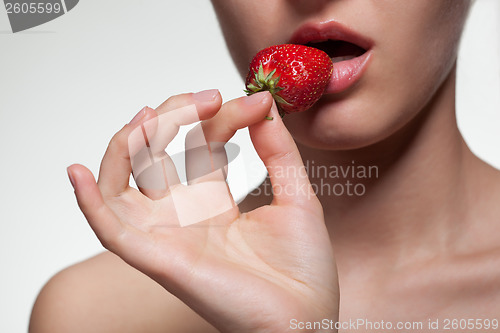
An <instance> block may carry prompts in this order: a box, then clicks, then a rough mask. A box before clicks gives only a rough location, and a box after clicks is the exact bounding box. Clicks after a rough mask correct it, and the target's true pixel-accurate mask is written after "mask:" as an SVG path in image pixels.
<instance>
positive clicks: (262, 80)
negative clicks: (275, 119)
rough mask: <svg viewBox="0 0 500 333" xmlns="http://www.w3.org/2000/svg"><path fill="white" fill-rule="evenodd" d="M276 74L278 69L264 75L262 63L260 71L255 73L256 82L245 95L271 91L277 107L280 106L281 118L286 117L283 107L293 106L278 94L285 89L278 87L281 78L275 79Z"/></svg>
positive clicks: (248, 86)
mask: <svg viewBox="0 0 500 333" xmlns="http://www.w3.org/2000/svg"><path fill="white" fill-rule="evenodd" d="M274 74H276V69H273V70H272V71H271V72H270V73H269V74H267V75H266V74H265V73H264V67H263V66H262V63H261V64H260V66H259V71H258V72H255V71H254V75H255V80H253V82H250V83H248V84H247V90H244V91H245V93H246V94H247V95H248V96H250V95H252V94H255V93H258V92H260V91H269V92H270V93H271V95H272V96H273V98H274V100H275V101H276V105H277V106H278V110H279V114H280V116H281V117H283V116H284V115H285V113H284V112H283V110H282V109H281V105H292V104H290V103H288V102H287V101H286V100H285V99H284V98H283V97H281V96H280V95H278V93H279V92H280V91H281V90H283V89H285V88H283V87H280V86H279V85H278V83H279V81H280V78H281V76H278V77H274Z"/></svg>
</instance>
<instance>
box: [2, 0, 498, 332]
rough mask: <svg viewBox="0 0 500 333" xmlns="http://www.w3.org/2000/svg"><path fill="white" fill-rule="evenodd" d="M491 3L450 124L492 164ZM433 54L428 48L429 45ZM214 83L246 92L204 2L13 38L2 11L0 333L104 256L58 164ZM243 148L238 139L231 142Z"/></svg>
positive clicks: (135, 9) (87, 6)
mask: <svg viewBox="0 0 500 333" xmlns="http://www.w3.org/2000/svg"><path fill="white" fill-rule="evenodd" d="M499 16H500V1H498V0H478V2H477V3H476V7H475V9H474V10H473V13H472V17H471V18H470V21H469V25H468V28H467V32H466V35H465V37H464V41H463V44H462V47H463V48H462V52H461V54H460V63H459V66H460V67H459V88H458V89H459V98H458V100H457V101H458V115H459V125H460V128H461V130H462V131H463V133H464V135H465V138H466V140H467V142H468V143H469V145H470V146H471V148H472V149H473V151H475V152H476V153H477V154H479V156H480V157H481V158H483V159H485V160H487V161H488V162H490V163H492V164H493V165H495V166H496V167H500V149H499V148H498V143H499V142H500V67H499V62H500V43H499V40H500V26H499V23H498V21H499V20H498V18H499ZM429 52H432V50H429ZM210 88H219V89H220V91H221V92H222V95H223V97H224V99H225V100H227V99H231V98H235V97H238V96H241V95H243V92H242V88H243V83H242V81H241V79H240V78H239V76H238V74H237V72H236V70H235V69H234V67H233V65H232V63H231V59H230V58H229V55H228V52H227V51H226V49H225V45H224V41H223V39H222V36H221V34H220V32H219V29H218V26H217V22H216V20H215V16H214V14H213V11H212V8H211V6H210V4H209V2H208V1H202V0H193V1H175V2H173V1H123V0H107V1H99V0H82V1H81V2H80V3H79V4H78V5H77V6H76V7H75V8H74V9H73V10H72V11H70V12H69V13H68V14H66V15H64V16H63V17H60V18H59V19H56V20H54V21H52V22H49V23H47V24H45V25H42V26H39V27H36V28H33V29H31V30H28V31H26V32H22V33H17V34H12V33H11V32H10V26H9V24H8V20H7V14H6V12H5V10H4V8H2V7H0V149H1V150H0V151H1V153H2V157H1V164H0V175H1V191H0V196H1V197H0V205H1V206H0V221H1V230H0V332H9V333H10V332H24V331H26V329H27V325H28V320H29V314H30V311H31V307H32V304H33V302H34V300H35V297H36V295H37V293H38V292H39V290H40V288H41V287H42V286H43V284H44V283H45V282H46V281H47V280H48V279H49V278H50V277H51V276H52V275H53V274H55V273H56V272H57V271H59V270H61V269H62V268H64V267H66V266H68V265H70V264H73V263H75V262H77V261H80V260H83V259H85V258H88V257H89V256H91V255H94V254H96V253H98V252H100V251H101V250H102V248H101V245H100V243H99V242H98V241H97V239H96V237H95V236H94V235H93V233H92V232H91V230H90V228H89V227H88V225H87V223H86V221H85V219H84V218H83V215H82V214H81V213H80V211H79V210H78V207H77V205H76V201H75V198H74V195H73V190H72V188H71V185H70V183H69V181H68V179H67V176H66V170H65V169H66V167H67V166H68V165H70V164H72V163H82V164H84V165H86V166H87V167H89V168H90V169H91V170H92V172H94V174H97V172H98V168H99V163H100V159H101V157H102V155H103V153H104V151H105V149H106V146H107V143H108V141H109V139H110V138H111V136H112V135H113V134H114V133H115V132H116V131H118V130H119V129H120V128H121V127H122V126H123V125H124V124H125V123H127V122H128V121H129V120H130V119H131V118H132V117H133V116H134V114H135V113H136V112H137V111H139V110H140V109H141V108H142V107H143V106H145V105H149V106H151V107H156V106H158V105H159V104H160V103H161V102H162V101H163V100H165V99H166V98H168V96H170V95H173V94H177V93H181V92H189V91H193V92H195V91H199V90H203V89H210ZM238 142H239V143H240V144H242V143H243V144H245V145H246V146H247V147H248V144H247V143H246V142H247V141H246V135H245V133H243V134H242V135H240V137H239V141H238Z"/></svg>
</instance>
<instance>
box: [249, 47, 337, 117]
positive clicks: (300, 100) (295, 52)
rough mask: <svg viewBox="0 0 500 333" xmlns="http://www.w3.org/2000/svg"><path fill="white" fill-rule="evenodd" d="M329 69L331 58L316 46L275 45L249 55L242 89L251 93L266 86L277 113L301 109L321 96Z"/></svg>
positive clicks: (330, 69)
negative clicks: (251, 56) (250, 59)
mask: <svg viewBox="0 0 500 333" xmlns="http://www.w3.org/2000/svg"><path fill="white" fill-rule="evenodd" d="M332 71H333V63H332V60H331V59H330V57H329V56H328V55H327V54H326V53H325V52H323V51H321V50H319V49H315V48H313V47H309V46H304V45H296V44H284V45H275V46H271V47H268V48H266V49H264V50H262V51H260V52H259V53H257V55H256V56H255V57H254V58H253V59H252V62H251V63H250V70H249V72H248V75H247V78H246V82H245V85H246V88H247V90H245V92H246V93H247V95H251V94H254V93H256V92H259V91H263V90H268V91H269V92H270V93H271V94H272V95H273V97H274V99H275V101H276V104H277V105H278V109H279V111H280V114H281V116H283V115H284V114H286V113H292V112H302V111H305V110H307V109H309V108H311V107H312V106H313V104H314V103H316V102H317V101H318V99H319V98H320V97H321V95H322V94H323V92H324V91H325V88H326V85H327V84H328V82H329V81H330V77H331V75H332Z"/></svg>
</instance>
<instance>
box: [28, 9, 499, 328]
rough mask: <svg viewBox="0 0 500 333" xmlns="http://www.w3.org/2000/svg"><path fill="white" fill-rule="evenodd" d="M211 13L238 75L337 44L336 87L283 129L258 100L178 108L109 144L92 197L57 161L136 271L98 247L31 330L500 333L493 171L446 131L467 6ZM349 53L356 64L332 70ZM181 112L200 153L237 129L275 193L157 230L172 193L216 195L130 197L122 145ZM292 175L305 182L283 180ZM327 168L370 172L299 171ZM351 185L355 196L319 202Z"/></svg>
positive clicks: (169, 107) (48, 301) (51, 293)
mask: <svg viewBox="0 0 500 333" xmlns="http://www.w3.org/2000/svg"><path fill="white" fill-rule="evenodd" d="M212 2H213V5H214V8H215V10H216V12H217V15H218V18H219V21H220V23H221V26H222V29H223V32H224V35H225V38H226V41H227V43H228V46H229V48H230V50H231V54H232V56H233V59H234V61H235V63H236V65H237V67H238V69H239V70H240V72H241V74H242V75H246V71H247V66H248V63H249V61H250V59H251V57H252V56H253V55H254V54H255V53H256V52H257V51H258V50H260V49H262V48H264V47H266V46H269V45H273V44H281V43H286V42H297V43H304V44H305V43H311V44H312V45H313V46H314V45H316V46H318V43H316V42H318V39H319V40H324V39H342V40H343V42H342V43H343V45H344V47H340V48H339V49H340V50H346V49H347V50H350V51H349V52H352V53H354V54H340V53H338V52H340V51H339V49H337V50H334V51H333V52H330V56H331V57H332V58H334V60H335V61H336V63H335V64H334V67H335V68H337V72H336V73H335V75H334V77H335V78H334V79H333V80H332V83H331V85H330V86H329V88H327V91H326V93H325V95H324V96H323V97H322V99H321V100H320V101H319V102H318V103H317V104H316V105H315V106H314V107H313V108H312V109H311V110H308V111H307V112H304V113H300V114H293V115H287V116H285V117H284V119H283V121H282V120H281V119H280V117H279V116H277V110H276V108H275V106H274V105H273V103H272V98H271V97H270V95H269V94H268V93H259V94H256V95H253V96H251V97H242V98H239V99H236V100H233V101H229V102H227V103H225V104H224V105H222V106H221V104H222V101H221V97H220V94H218V92H217V91H213V90H211V91H205V92H201V93H197V94H183V95H178V96H173V97H171V98H169V99H168V100H167V101H166V102H165V103H163V104H162V105H161V106H160V107H158V108H157V109H156V110H152V109H150V108H145V109H143V110H141V112H140V113H139V114H138V116H137V117H136V118H134V120H133V121H131V123H129V124H128V125H126V126H124V127H123V128H122V130H120V131H119V132H118V133H117V134H116V135H115V136H114V137H113V139H112V140H111V142H110V145H109V147H108V150H107V152H106V155H105V156H104V158H103V161H102V165H101V170H100V173H99V180H98V183H97V184H96V182H95V180H94V178H93V176H92V174H91V173H90V171H89V170H88V169H86V168H85V167H83V166H81V165H72V166H70V167H69V168H68V174H69V176H70V179H71V182H72V184H73V185H74V187H75V194H76V196H77V199H78V203H79V206H80V208H81V210H82V212H83V213H84V214H85V216H86V218H87V220H88V221H89V224H90V225H91V227H92V228H93V230H94V231H95V233H96V234H97V236H98V237H99V239H100V240H101V242H102V243H103V245H104V246H105V247H106V248H107V249H109V250H110V251H111V252H113V253H115V254H116V255H118V256H119V257H121V258H122V259H123V260H124V261H125V262H126V263H128V264H130V265H131V266H133V267H135V268H136V269H137V270H136V269H134V268H131V267H130V266H129V265H127V264H126V263H124V262H123V261H122V260H121V259H120V258H119V257H118V256H116V255H115V254H112V253H109V252H108V253H104V254H101V255H99V256H97V257H95V258H91V259H89V260H87V261H86V262H83V263H80V264H77V265H75V266H73V267H70V268H68V269H67V270H65V271H63V272H61V273H59V274H58V275H56V276H55V277H54V278H53V279H52V280H51V281H50V282H49V283H48V284H47V285H46V286H45V288H44V289H43V290H42V292H41V294H40V296H39V298H38V300H37V303H36V304H35V307H34V310H33V315H32V320H31V324H30V327H31V331H32V332H49V331H50V332H80V331H82V332H89V331H91V332H212V331H213V332H217V331H222V332H286V331H307V332H312V331H317V332H320V331H322V332H330V331H336V330H337V329H338V328H339V325H340V329H339V331H359V332H373V331H375V330H383V329H391V330H400V331H402V330H407V331H408V330H415V331H421V332H426V331H429V332H430V331H435V330H436V329H440V330H443V329H446V328H449V329H452V330H453V331H464V332H465V331H467V332H470V331H482V330H483V331H495V330H496V331H498V325H494V323H495V321H494V320H497V321H496V323H497V324H498V313H500V302H499V301H500V269H498V268H497V267H499V265H498V264H499V263H500V259H499V258H500V256H499V255H500V251H499V246H498V244H499V242H498V240H497V236H496V235H498V233H499V231H500V207H499V205H498V204H497V203H498V198H500V174H499V173H498V171H497V170H494V169H493V168H492V167H490V166H488V165H486V164H485V163H483V162H482V161H480V160H479V159H478V158H477V157H475V156H474V155H473V154H472V153H471V152H470V150H469V149H468V148H467V146H466V145H465V143H464V141H463V139H462V137H461V135H460V133H459V131H458V129H457V124H456V120H455V74H456V58H457V48H458V44H459V40H460V35H461V32H462V29H463V26H464V23H465V20H466V17H467V14H468V11H469V8H470V5H471V3H470V1H469V0H460V1H457V0H419V1H397V0H387V1H379V0H376V1H375V0H373V1H367V0H351V1H315V2H313V1H305V0H304V1H302V0H299V1H287V0H276V1H273V2H271V1H268V2H258V1H253V2H249V1H237V0H213V1H212ZM339 36H340V37H339ZM348 43H349V44H348ZM326 44H328V42H327V43H326ZM341 45H342V44H341ZM346 45H348V46H346ZM353 45H354V46H353ZM327 46H328V45H327ZM352 50H356V51H352ZM336 52H337V53H336ZM343 52H344V51H343ZM341 53H342V52H341ZM344 53H346V52H344ZM347 53H348V52H347ZM344 56H348V58H347V59H349V58H352V57H355V58H354V59H351V60H344V62H337V60H340V59H339V58H338V57H344ZM359 57H363V59H364V61H363V62H362V64H361V65H360V66H359V67H356V69H355V71H354V72H353V71H349V70H350V69H352V67H353V66H354V65H353V63H354V62H356V61H357V60H356V58H359ZM335 58H336V59H335ZM358 60H359V59H358ZM338 69H347V70H346V71H342V70H340V71H339V70H338ZM346 73H347V74H346ZM349 73H350V74H349ZM353 73H354V74H353ZM335 80H337V81H335ZM341 80H343V81H342V82H344V83H345V84H344V85H340V84H339V82H340V81H341ZM346 82H347V83H346ZM339 87H341V88H339ZM192 105H195V106H196V111H197V115H198V116H199V118H200V119H201V120H202V121H203V122H202V124H203V125H202V130H203V133H204V137H205V138H206V140H207V141H208V142H225V141H227V140H228V139H229V138H230V137H231V136H232V135H233V134H234V132H235V131H236V130H237V129H239V128H244V127H247V126H249V130H250V134H251V138H252V142H253V144H254V146H255V148H256V150H257V152H258V153H259V156H260V158H261V159H262V160H263V162H264V163H265V165H266V167H267V169H268V171H269V174H270V182H271V184H272V186H273V189H274V197H272V198H270V197H269V196H266V195H265V191H260V193H261V195H259V196H250V197H249V198H247V200H245V201H244V202H243V203H242V204H241V205H240V207H237V206H235V205H233V206H231V207H230V208H227V209H223V210H222V211H223V214H219V215H218V216H216V217H212V218H210V219H208V220H207V221H204V222H202V223H198V224H196V225H197V226H199V227H198V228H196V227H185V228H178V227H177V228H171V227H169V228H166V226H171V224H172V221H174V222H179V219H180V218H179V212H178V210H176V207H175V203H174V204H172V203H173V202H174V201H175V200H176V199H174V198H173V197H174V196H176V197H177V198H180V200H183V202H193V201H195V202H196V200H199V198H200V197H202V198H205V199H206V198H213V197H218V196H217V195H214V194H218V193H212V192H207V191H204V190H203V186H201V185H203V182H200V183H196V184H194V185H195V186H194V187H192V188H190V189H189V190H185V191H184V190H183V189H181V190H179V191H177V188H176V189H175V190H174V189H173V188H172V189H170V190H168V189H160V190H155V191H152V190H150V189H146V188H144V189H143V190H142V193H141V192H139V191H136V190H133V189H131V188H129V187H128V177H129V175H130V173H131V171H132V168H131V163H130V158H131V157H130V152H129V146H128V143H129V141H128V140H129V138H130V137H131V136H133V133H135V132H134V130H135V129H137V128H141V127H140V125H144V124H147V122H148V121H151V120H152V121H154V119H155V117H156V115H157V114H159V115H166V114H169V115H172V114H175V113H172V112H175V111H176V110H178V109H179V108H182V107H188V106H192ZM155 111H156V112H155ZM169 112H170V113H169ZM269 113H270V114H271V116H274V120H273V121H268V120H263V119H264V117H265V116H266V115H268V114H269ZM174 130H175V129H174ZM289 133H291V135H292V136H293V139H292V136H290V134H289ZM304 164H305V165H306V166H307V171H308V172H309V177H307V176H306V175H305V173H303V172H295V173H292V172H285V173H283V172H282V170H302V171H303V170H304ZM332 167H335V168H337V170H338V169H340V170H348V167H351V168H355V169H356V170H361V169H363V167H365V168H366V169H368V168H370V167H372V170H376V172H374V173H373V174H371V175H370V176H369V177H368V176H366V175H365V176H363V175H360V174H358V173H351V172H345V173H344V174H343V175H342V173H340V176H336V175H338V174H336V175H333V176H331V174H330V173H326V174H325V173H323V174H322V176H317V175H314V174H312V173H311V172H314V170H315V168H316V170H325V169H324V168H326V170H332ZM360 168H361V169H360ZM351 170H352V169H351ZM210 180H213V179H210ZM219 180H220V179H219ZM348 182H349V183H350V184H358V185H359V184H361V187H358V190H360V189H362V190H363V191H362V192H360V191H358V192H356V193H354V192H353V193H351V194H350V195H349V194H348V193H347V192H343V193H340V194H339V188H338V187H337V190H336V191H335V192H332V191H331V189H335V186H336V184H339V183H341V184H343V186H345V185H346V184H348ZM206 183H209V182H206ZM200 184H201V185H200ZM139 185H140V184H139ZM265 185H266V184H264V185H263V186H265ZM283 189H292V191H284V190H283ZM217 191H220V194H221V196H220V197H224V195H225V194H224V191H223V190H220V189H218V190H217ZM203 196H204V197H203ZM207 200H208V199H207ZM200 204H201V202H200ZM177 208H178V207H177ZM222 211H221V212H222ZM173 216H177V220H175V218H173ZM207 217H209V216H208V215H207ZM141 272H142V273H145V275H144V274H142V273H141ZM148 276H149V277H148ZM150 278H152V279H153V280H155V281H156V282H157V283H155V282H153V280H151V279H150ZM184 303H185V304H187V306H186V305H185V304H184ZM453 319H457V320H460V319H464V320H466V319H474V320H473V322H470V323H469V322H466V324H468V325H469V326H467V325H465V326H464V324H463V323H459V322H458V321H452V320H453ZM352 322H356V325H357V326H353V325H354V324H352ZM318 323H320V324H318ZM334 323H340V324H337V325H335V324H334ZM346 323H347V325H346ZM350 323H351V324H352V325H349V324H350ZM388 323H390V325H391V326H387V325H388ZM384 325H385V326H384ZM436 325H437V326H436ZM457 325H458V326H457ZM470 325H472V326H470ZM487 326H488V327H487Z"/></svg>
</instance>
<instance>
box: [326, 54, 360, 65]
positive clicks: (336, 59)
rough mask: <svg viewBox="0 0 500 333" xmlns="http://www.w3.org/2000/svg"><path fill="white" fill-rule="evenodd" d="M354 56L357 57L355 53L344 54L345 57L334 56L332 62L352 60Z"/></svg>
mask: <svg viewBox="0 0 500 333" xmlns="http://www.w3.org/2000/svg"><path fill="white" fill-rule="evenodd" d="M354 58H356V57H355V56H353V55H349V56H343V57H334V58H332V62H333V63H336V62H341V61H345V60H351V59H354Z"/></svg>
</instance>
